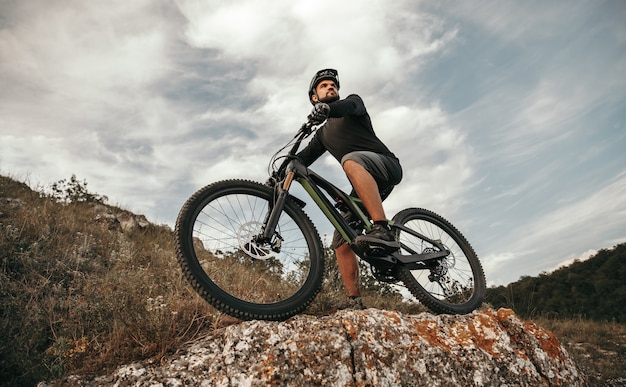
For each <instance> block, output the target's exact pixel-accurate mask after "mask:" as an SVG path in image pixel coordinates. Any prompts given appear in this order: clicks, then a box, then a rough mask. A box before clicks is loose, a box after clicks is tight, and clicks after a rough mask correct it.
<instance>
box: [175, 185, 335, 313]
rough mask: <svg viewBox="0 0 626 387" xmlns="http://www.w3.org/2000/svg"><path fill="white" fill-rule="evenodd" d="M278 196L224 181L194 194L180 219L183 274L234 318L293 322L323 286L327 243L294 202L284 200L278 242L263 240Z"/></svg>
mask: <svg viewBox="0 0 626 387" xmlns="http://www.w3.org/2000/svg"><path fill="white" fill-rule="evenodd" d="M273 196H274V191H273V190H272V189H271V188H269V187H267V186H265V185H261V184H259V183H254V182H251V181H244V180H228V181H221V182H218V183H214V184H211V185H208V186H206V187H204V188H202V189H200V190H199V191H198V192H196V193H195V194H194V195H192V196H191V198H189V200H187V202H186V203H185V204H184V206H183V208H182V209H181V211H180V214H179V215H178V219H177V221H176V230H175V234H176V252H177V255H178V261H179V263H180V265H181V268H182V270H183V273H184V275H185V277H186V278H187V279H188V280H189V281H190V282H191V284H192V286H193V287H194V288H195V290H196V291H198V293H199V294H200V295H201V296H202V297H203V298H204V299H205V300H206V301H207V302H209V303H210V304H211V305H213V306H214V307H215V308H217V309H218V310H220V311H222V312H224V313H227V314H229V315H231V316H234V317H236V318H240V319H244V320H251V319H263V320H284V319H287V318H289V317H291V316H293V315H295V314H297V313H300V312H302V311H303V310H304V309H305V308H306V307H307V306H308V305H309V304H310V303H311V302H312V301H313V299H314V298H315V295H316V294H317V293H318V292H319V290H320V287H321V283H322V277H323V272H324V260H323V251H322V243H321V240H320V238H319V235H318V233H317V231H316V230H315V227H314V226H313V224H312V223H311V221H310V220H309V218H308V217H307V216H306V214H305V213H304V212H303V211H302V209H301V208H300V207H298V205H297V204H296V203H295V201H293V200H290V199H288V200H287V201H286V203H285V207H284V210H283V213H282V214H281V217H280V220H279V223H278V226H277V227H276V233H275V234H274V236H273V237H272V240H271V241H265V242H264V241H261V240H259V238H258V237H259V236H260V235H261V234H262V227H263V225H264V222H265V219H266V216H267V215H268V212H269V211H270V205H271V204H272V203H273V200H274V198H273Z"/></svg>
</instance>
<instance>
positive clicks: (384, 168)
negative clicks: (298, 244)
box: [331, 151, 402, 249]
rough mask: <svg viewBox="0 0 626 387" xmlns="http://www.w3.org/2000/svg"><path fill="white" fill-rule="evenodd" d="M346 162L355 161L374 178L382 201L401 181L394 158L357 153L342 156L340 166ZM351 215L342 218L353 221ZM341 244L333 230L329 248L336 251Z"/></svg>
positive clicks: (340, 237) (343, 241)
mask: <svg viewBox="0 0 626 387" xmlns="http://www.w3.org/2000/svg"><path fill="white" fill-rule="evenodd" d="M346 160H353V161H356V162H357V163H359V164H360V165H362V166H363V167H364V168H365V169H366V170H367V171H368V172H369V173H370V174H371V175H372V177H374V180H375V181H376V184H378V191H379V192H380V198H381V199H382V200H385V199H386V198H387V197H388V196H389V194H390V193H391V191H392V190H393V187H394V186H395V185H397V184H398V183H400V181H401V180H402V167H401V166H400V162H398V160H397V159H396V158H394V157H391V156H386V155H381V154H379V153H375V152H369V151H359V152H351V153H348V154H346V155H345V156H343V158H342V159H341V164H342V165H343V163H344V162H345V161H346ZM351 195H353V196H356V192H355V191H354V190H352V193H351ZM351 215H352V214H351V213H343V217H344V219H346V221H347V222H348V223H350V222H351V221H353V220H355V219H352V218H351ZM343 243H345V240H344V239H343V237H342V236H341V234H339V233H338V232H337V231H336V230H335V232H334V234H333V241H332V244H331V247H332V248H333V249H336V248H337V247H339V246H341V244H343Z"/></svg>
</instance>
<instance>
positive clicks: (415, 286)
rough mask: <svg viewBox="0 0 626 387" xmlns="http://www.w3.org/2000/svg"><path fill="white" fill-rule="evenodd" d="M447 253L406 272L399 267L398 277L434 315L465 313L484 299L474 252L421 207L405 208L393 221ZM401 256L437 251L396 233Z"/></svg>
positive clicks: (482, 279)
mask: <svg viewBox="0 0 626 387" xmlns="http://www.w3.org/2000/svg"><path fill="white" fill-rule="evenodd" d="M393 221H394V224H401V225H403V226H405V227H407V228H409V229H411V230H413V231H415V232H417V233H419V234H421V235H423V236H425V237H427V238H429V239H430V240H433V241H440V242H441V243H442V244H443V245H444V246H445V249H446V250H448V251H449V253H448V254H447V256H445V257H443V258H435V259H433V260H430V261H426V262H424V266H423V267H420V268H419V269H416V270H410V269H408V268H406V267H403V266H400V267H399V269H398V274H397V275H398V278H399V279H400V280H401V281H402V282H403V283H404V285H405V286H406V287H407V289H408V290H409V291H410V292H411V294H413V296H415V297H416V298H417V299H418V300H420V302H422V304H424V305H425V306H426V307H428V308H429V309H430V310H432V311H434V312H436V313H450V314H465V313H469V312H471V311H473V310H475V309H476V308H478V307H479V306H480V305H481V303H482V301H483V299H484V297H485V274H484V272H483V268H482V265H481V264H480V261H479V260H478V257H477V256H476V253H475V252H474V249H473V248H472V246H471V245H470V244H469V242H468V241H467V240H466V239H465V237H464V236H463V235H462V234H461V232H459V231H458V230H457V229H456V228H455V227H454V226H453V225H452V224H451V223H450V222H448V221H447V220H446V219H444V218H443V217H441V216H440V215H437V214H436V213H434V212H431V211H428V210H425V209H422V208H408V209H405V210H402V211H400V212H399V213H398V214H396V216H394V218H393ZM398 237H399V239H398V240H399V241H400V243H401V245H402V253H403V254H416V253H417V254H421V253H433V252H438V251H439V250H438V248H437V247H436V246H435V245H433V244H430V243H428V242H426V241H425V240H424V239H422V238H419V237H418V236H416V235H414V234H412V233H410V232H406V231H401V230H400V231H399V235H398Z"/></svg>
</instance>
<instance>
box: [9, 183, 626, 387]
mask: <svg viewBox="0 0 626 387" xmlns="http://www.w3.org/2000/svg"><path fill="white" fill-rule="evenodd" d="M74 184H76V181H75V182H74ZM78 184H80V182H78ZM69 188H71V189H73V188H77V187H73V186H70V187H69ZM79 188H80V187H79ZM83 188H84V187H83ZM71 193H73V194H77V193H78V195H79V196H78V197H77V198H78V199H81V198H88V199H89V200H77V198H76V197H74V198H73V200H69V201H67V200H65V201H64V202H59V200H58V197H57V198H55V197H52V196H50V195H42V194H40V193H38V192H33V191H32V190H31V189H30V188H29V187H28V186H26V185H25V184H22V183H19V182H16V181H14V180H12V179H10V178H6V177H2V176H0V331H1V332H2V335H0V385H7V386H14V385H35V384H36V383H37V382H38V381H41V380H47V379H52V378H57V377H61V376H64V375H67V374H71V373H82V374H84V373H90V372H94V373H95V372H97V373H101V372H104V371H106V370H107V369H112V368H114V367H116V366H118V365H120V364H123V363H127V362H131V361H133V360H137V359H144V358H149V357H154V358H159V357H162V356H165V355H166V354H168V353H170V352H172V351H175V350H176V349H177V348H179V347H180V346H181V345H182V344H184V343H186V342H189V341H191V340H193V339H194V338H196V337H198V336H200V335H205V334H206V333H207V332H209V331H211V330H214V329H218V328H221V327H223V326H224V325H228V324H232V323H234V322H236V321H235V320H234V319H232V318H230V317H228V316H224V315H222V314H220V313H218V312H217V311H216V310H215V309H213V308H212V307H210V306H209V305H208V304H207V303H206V302H205V301H204V300H203V299H202V298H200V297H199V296H198V295H197V294H196V293H195V292H194V291H193V289H192V288H191V286H189V284H188V283H187V281H186V280H185V279H184V278H183V276H182V274H181V271H180V268H179V266H178V263H177V260H176V257H175V253H174V248H173V233H172V230H171V229H170V228H169V227H167V226H155V225H149V226H148V227H145V228H140V229H136V230H134V231H127V232H122V231H121V230H119V229H118V228H115V227H111V223H110V222H109V221H107V219H109V218H107V217H106V216H103V214H116V213H120V212H124V211H123V210H122V209H120V208H116V207H113V206H103V205H102V203H101V201H102V200H101V199H102V198H104V197H101V196H99V195H92V194H89V193H88V192H87V191H86V190H80V189H78V190H76V189H74V190H71ZM83 194H86V196H81V195H83ZM326 254H327V256H326V262H327V270H326V274H325V275H326V278H325V282H324V288H323V291H322V292H321V293H320V294H319V296H318V297H317V298H316V300H315V301H314V303H313V304H312V305H311V306H310V308H309V309H308V310H307V313H310V314H315V315H323V314H328V313H332V312H334V311H336V310H337V308H338V307H340V306H341V304H342V303H343V302H344V301H345V297H344V290H343V286H342V285H341V282H340V280H339V274H338V271H337V267H336V263H335V259H334V255H333V254H332V252H330V251H328V250H327V251H326ZM362 269H363V270H362V272H363V273H364V277H363V280H362V282H363V283H362V287H363V288H364V301H365V303H366V305H367V306H369V307H375V308H380V309H395V310H399V311H401V312H404V313H418V312H422V311H424V310H425V309H424V308H423V307H421V306H420V305H418V304H406V303H402V302H400V301H401V300H400V298H399V297H398V296H397V295H394V294H392V293H389V292H386V290H388V289H386V288H380V285H379V284H377V283H376V282H375V281H372V280H371V276H370V275H369V273H367V271H368V269H366V268H365V267H363V268H362ZM538 323H539V324H540V325H542V326H544V327H546V328H547V329H550V330H552V331H554V332H555V333H556V334H557V336H559V337H560V338H561V340H562V341H563V343H564V344H565V345H566V346H567V347H568V349H569V351H570V352H571V353H572V355H573V356H574V357H575V359H576V360H577V361H578V363H579V364H581V367H582V368H583V369H584V370H585V372H586V373H587V374H588V375H589V377H590V380H593V381H603V382H606V381H608V380H617V379H618V378H622V380H624V377H625V376H624V371H623V370H624V369H626V360H625V357H626V354H625V353H624V348H626V347H625V344H626V329H625V328H624V326H622V325H617V324H598V323H591V322H586V321H554V320H547V319H546V320H541V321H538ZM598 375H602V376H598Z"/></svg>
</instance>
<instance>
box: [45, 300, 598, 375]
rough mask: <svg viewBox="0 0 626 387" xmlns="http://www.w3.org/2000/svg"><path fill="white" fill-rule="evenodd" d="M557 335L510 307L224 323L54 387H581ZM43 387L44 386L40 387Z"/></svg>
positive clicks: (372, 311)
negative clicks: (165, 353)
mask: <svg viewBox="0 0 626 387" xmlns="http://www.w3.org/2000/svg"><path fill="white" fill-rule="evenodd" d="M585 384H586V383H585V378H584V376H583V375H582V374H581V372H580V371H579V370H578V368H577V366H576V364H575V363H574V362H573V360H572V358H571V357H570V356H569V354H568V353H567V351H566V350H565V349H564V348H563V346H562V345H561V344H560V343H559V341H558V340H557V338H556V337H555V336H554V335H553V334H552V333H551V332H549V331H546V330H544V329H542V328H540V327H538V326H537V325H535V324H533V323H530V322H525V321H522V320H521V319H520V318H518V317H517V316H516V315H515V314H514V313H513V311H511V310H508V309H500V310H482V311H476V312H473V313H471V314H468V315H461V316H452V315H438V316H434V315H432V314H428V313H422V314H419V315H404V314H401V313H398V312H394V311H384V310H377V309H367V310H363V311H340V312H337V313H335V314H333V315H330V316H323V317H314V316H309V315H299V316H296V317H293V318H291V319H289V320H287V321H283V322H270V321H247V322H241V323H238V324H234V325H230V326H228V327H226V328H222V329H220V330H217V331H215V332H213V333H212V334H211V335H208V336H206V337H203V338H199V339H197V340H196V341H195V342H193V343H191V344H189V345H187V346H185V347H183V348H181V349H180V350H179V351H178V352H177V353H176V354H174V355H172V356H170V357H169V358H166V359H159V360H158V361H144V362H137V363H133V364H128V365H124V366H122V367H119V368H117V369H116V370H115V371H114V372H112V373H110V374H108V375H101V376H98V377H95V378H94V377H90V378H87V377H79V376H73V377H70V378H67V379H65V380H63V381H61V382H59V385H64V386H99V385H134V386H144V385H145V386H267V385H277V386H310V385H320V386H377V387H378V386H519V385H524V386H584V385H585ZM41 386H44V384H41Z"/></svg>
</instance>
